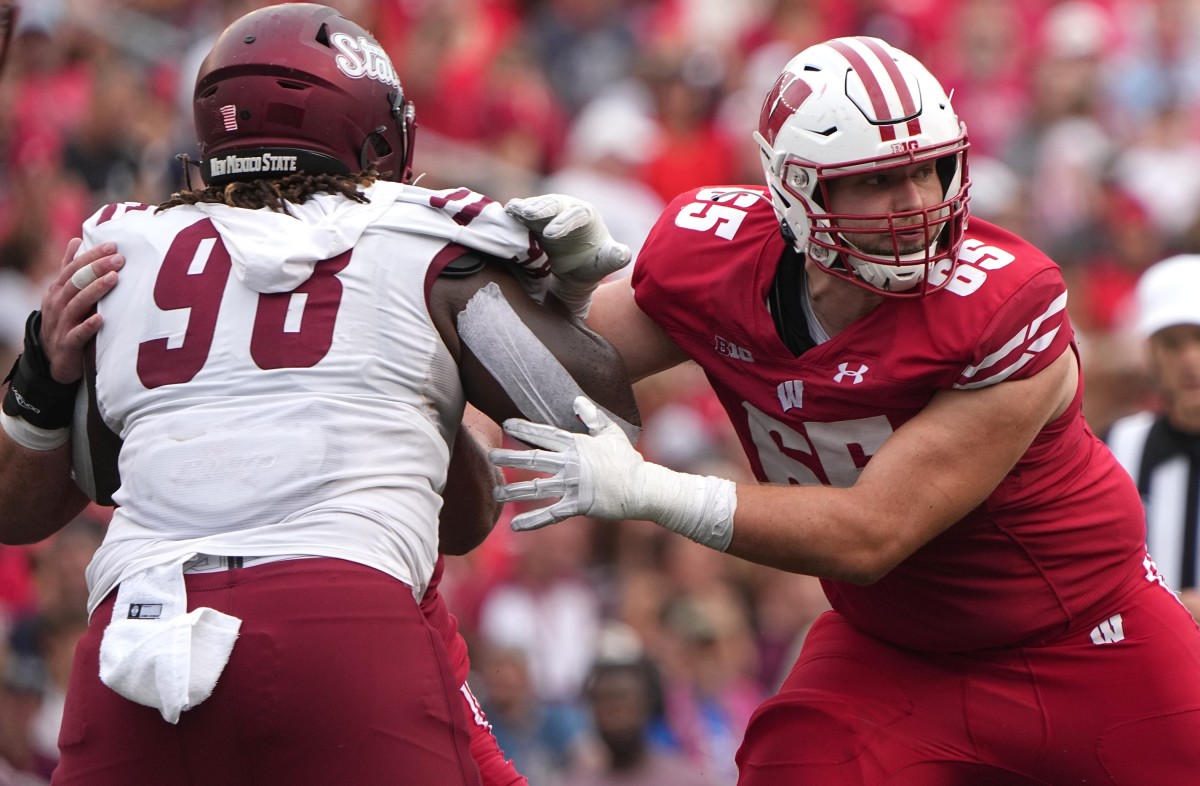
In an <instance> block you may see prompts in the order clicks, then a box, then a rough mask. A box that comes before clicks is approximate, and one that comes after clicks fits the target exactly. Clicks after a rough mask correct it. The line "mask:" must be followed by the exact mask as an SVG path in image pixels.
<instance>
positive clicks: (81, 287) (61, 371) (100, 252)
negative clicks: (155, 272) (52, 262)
mask: <svg viewBox="0 0 1200 786" xmlns="http://www.w3.org/2000/svg"><path fill="white" fill-rule="evenodd" d="M81 242H82V241H81V240H80V239H79V238H72V240H71V241H70V242H69V243H67V249H66V253H64V254H63V258H62V262H61V268H60V270H59V272H58V276H57V277H56V278H55V279H54V281H53V282H52V283H51V284H50V289H49V290H47V292H46V294H45V295H43V296H42V330H41V337H40V338H41V343H42V348H43V349H44V350H45V352H46V357H47V359H48V360H49V361H50V375H51V376H52V377H53V378H54V381H55V382H59V383H62V384H71V383H73V382H77V381H78V380H79V379H80V378H82V377H83V348H84V347H85V346H87V343H88V342H89V341H91V340H92V339H93V338H95V336H96V333H97V332H98V331H99V330H100V326H101V325H102V324H103V319H102V318H101V316H100V315H99V314H97V313H95V306H96V303H97V302H99V300H100V299H101V298H102V297H104V296H105V295H107V294H108V293H109V292H110V291H111V290H112V288H113V287H114V286H116V285H117V273H116V271H118V270H120V269H121V268H122V267H124V266H125V258H124V257H123V256H121V255H120V254H118V253H117V247H116V245H114V244H113V243H102V244H101V245H99V246H96V247H95V248H92V249H89V250H88V251H86V252H84V253H82V254H80V255H79V256H76V255H75V254H76V252H77V251H78V250H79V245H80V243H81Z"/></svg>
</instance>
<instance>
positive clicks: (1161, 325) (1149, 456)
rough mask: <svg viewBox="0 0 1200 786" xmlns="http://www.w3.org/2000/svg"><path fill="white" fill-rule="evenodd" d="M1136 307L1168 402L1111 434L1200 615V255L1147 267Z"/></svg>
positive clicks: (1154, 538)
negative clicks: (1199, 543)
mask: <svg viewBox="0 0 1200 786" xmlns="http://www.w3.org/2000/svg"><path fill="white" fill-rule="evenodd" d="M1136 307H1137V317H1136V319H1137V322H1136V329H1137V332H1138V334H1139V335H1140V336H1142V337H1143V338H1145V340H1146V345H1147V349H1148V360H1149V370H1150V376H1151V379H1152V380H1153V382H1154V385H1155V387H1156V388H1157V392H1158V395H1159V398H1160V401H1161V407H1159V409H1158V411H1156V412H1139V413H1137V414H1135V415H1130V416H1128V417H1125V418H1122V419H1121V420H1118V421H1117V422H1116V423H1114V424H1113V426H1112V428H1111V429H1110V430H1109V432H1108V435H1107V437H1106V441H1107V442H1108V445H1109V447H1110V448H1112V451H1113V453H1114V454H1115V455H1116V457H1117V460H1118V461H1120V462H1121V464H1122V465H1123V466H1124V467H1125V469H1126V470H1128V471H1129V474H1130V475H1132V476H1133V479H1134V481H1135V482H1136V483H1137V487H1138V490H1139V491H1140V492H1141V495H1142V502H1143V504H1145V506H1146V543H1147V546H1148V548H1149V550H1150V555H1151V557H1153V558H1154V561H1155V562H1156V563H1157V565H1158V569H1159V572H1160V573H1161V574H1162V576H1163V578H1164V579H1166V582H1167V585H1168V586H1169V587H1170V588H1171V589H1173V590H1175V591H1176V592H1178V593H1179V595H1180V598H1181V599H1182V600H1183V602H1184V605H1186V606H1187V607H1188V609H1189V610H1190V611H1191V612H1192V616H1193V617H1195V618H1196V619H1197V620H1200V586H1198V585H1200V546H1198V544H1197V542H1198V540H1200V255H1196V254H1185V255H1180V256H1174V257H1170V258H1169V259H1165V260H1163V261H1161V262H1159V263H1157V264H1155V265H1152V266H1151V267H1150V268H1148V269H1147V270H1146V271H1145V273H1143V274H1142V277H1141V278H1140V279H1139V281H1138V285H1137V292H1136Z"/></svg>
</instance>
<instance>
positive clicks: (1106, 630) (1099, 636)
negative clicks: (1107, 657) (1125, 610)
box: [1091, 614, 1125, 644]
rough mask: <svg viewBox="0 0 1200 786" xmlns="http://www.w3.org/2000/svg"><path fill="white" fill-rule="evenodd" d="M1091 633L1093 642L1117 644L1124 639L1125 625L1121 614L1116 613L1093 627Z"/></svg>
mask: <svg viewBox="0 0 1200 786" xmlns="http://www.w3.org/2000/svg"><path fill="white" fill-rule="evenodd" d="M1091 635H1092V643H1093V644H1116V643H1117V642H1118V641H1124V640H1125V627H1124V625H1123V624H1122V622H1121V615H1120V614H1114V615H1112V616H1111V617H1109V618H1108V619H1106V620H1105V621H1104V622H1101V623H1100V624H1099V625H1097V626H1096V627H1094V628H1092V634H1091Z"/></svg>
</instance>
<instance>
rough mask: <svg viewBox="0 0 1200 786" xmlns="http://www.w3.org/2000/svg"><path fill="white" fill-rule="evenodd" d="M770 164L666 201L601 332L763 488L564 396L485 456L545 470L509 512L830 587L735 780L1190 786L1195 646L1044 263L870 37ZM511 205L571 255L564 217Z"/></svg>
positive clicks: (900, 63) (781, 100) (798, 110)
mask: <svg viewBox="0 0 1200 786" xmlns="http://www.w3.org/2000/svg"><path fill="white" fill-rule="evenodd" d="M756 140H757V142H758V144H759V146H760V148H761V151H762V163H763V167H764V173H765V175H766V186H767V187H766V188H765V189H764V188H747V187H744V186H731V187H726V188H722V187H708V188H703V189H699V190H694V191H690V192H685V193H683V194H681V195H680V196H679V197H677V198H676V199H675V200H674V201H673V202H672V203H671V205H670V206H669V207H668V209H667V211H666V212H665V213H664V215H663V217H662V219H661V220H660V222H659V224H658V225H657V226H656V227H655V229H654V230H653V231H652V232H651V235H650V237H649V239H648V240H647V242H646V244H645V245H644V246H643V248H642V253H641V256H640V257H639V259H638V263H637V265H636V267H635V269H634V271H633V275H632V278H631V283H626V282H624V281H620V282H613V283H611V284H609V285H607V286H606V287H602V288H601V289H600V290H599V291H598V293H597V294H596V298H595V302H594V303H592V305H591V310H590V315H589V317H588V324H589V325H590V326H591V327H592V328H593V329H595V330H597V331H598V332H599V333H600V334H601V335H604V336H606V337H607V338H608V339H609V340H610V341H612V342H613V344H614V346H616V348H617V350H618V351H619V352H620V354H621V357H622V359H623V360H624V362H625V364H626V366H627V369H628V371H629V373H630V375H631V376H632V377H633V378H634V379H640V378H642V377H644V376H646V375H648V374H651V373H654V372H656V371H658V370H660V369H663V368H666V367H670V366H672V365H675V364H678V363H681V362H683V361H685V360H687V359H689V358H690V359H692V360H694V361H695V362H696V363H698V364H699V365H700V366H701V367H702V368H703V369H704V370H705V372H706V373H707V375H708V378H709V381H710V382H711V383H712V385H713V386H714V388H715V389H716V391H717V393H718V395H719V396H720V398H721V400H722V402H723V404H724V406H725V409H726V413H727V414H728V415H729V417H730V420H731V421H732V423H733V425H734V428H735V429H736V430H737V432H738V434H739V436H740V437H741V440H742V444H743V448H744V450H745V451H746V453H747V454H748V456H749V458H750V461H751V464H752V466H753V469H754V472H755V475H756V477H757V480H758V481H759V482H760V484H761V485H757V484H748V483H741V484H735V483H733V482H731V481H728V480H722V479H719V478H716V477H713V476H704V477H702V476H699V475H693V474H684V473H680V472H677V471H673V470H670V469H667V468H665V467H663V466H661V465H656V464H652V463H650V462H647V461H644V460H643V458H642V457H641V456H640V455H639V454H638V453H637V452H636V451H635V450H633V449H632V448H631V447H630V445H629V442H628V439H627V438H626V437H625V436H624V434H623V433H622V432H621V431H620V429H618V428H616V427H615V426H610V425H609V419H608V417H607V416H606V415H604V414H603V412H601V411H600V410H598V409H597V408H596V407H595V406H594V405H593V404H592V403H590V402H588V401H587V399H586V398H583V397H581V398H580V399H577V400H576V411H577V412H578V414H579V416H580V418H581V419H582V420H583V422H584V423H585V424H586V425H587V426H588V427H589V431H590V434H589V435H580V434H570V433H566V432H563V431H561V430H559V429H555V428H554V427H552V426H546V425H542V424H533V423H528V422H527V421H522V420H516V421H512V422H509V423H506V424H505V429H506V431H507V432H508V433H509V434H510V435H511V436H513V437H515V438H517V439H520V440H522V441H523V442H526V443H528V444H530V445H533V446H534V447H535V448H536V450H533V451H525V450H493V451H492V460H493V462H494V463H496V464H498V465H500V466H520V467H522V468H523V470H525V471H536V472H543V473H552V477H551V478H538V479H536V480H524V479H520V480H514V481H513V482H511V483H509V484H506V485H505V486H503V487H501V488H500V489H498V490H497V498H498V499H501V500H504V501H529V500H539V499H540V500H548V502H546V503H545V506H544V507H542V508H535V509H532V510H529V511H527V512H525V513H522V514H520V515H518V516H517V517H515V518H514V519H513V522H512V526H513V527H514V528H515V529H518V530H523V529H535V528H538V527H542V526H546V525H549V524H553V523H555V522H558V521H562V520H563V519H566V518H569V517H572V516H579V515H585V516H591V517H596V518H602V519H617V520H622V519H630V518H632V519H648V520H652V521H655V522H657V523H659V524H660V525H662V526H664V527H666V528H667V529H670V530H672V531H674V532H677V533H680V534H682V535H684V536H686V537H688V538H690V539H692V540H695V541H697V542H699V543H701V544H704V545H707V546H709V547H711V548H713V549H716V550H719V551H724V552H727V553H728V554H731V555H733V556H737V557H740V558H742V559H747V560H751V561H754V562H758V563H762V564H765V565H771V566H774V567H777V568H781V569H784V570H788V571H792V572H797V573H804V574H811V575H816V576H819V577H821V578H822V579H823V582H824V587H825V591H826V594H827V596H828V598H829V600H830V603H831V605H832V607H833V608H832V610H831V611H828V612H826V613H825V614H824V615H823V616H822V617H821V618H820V619H819V620H818V621H817V622H816V623H815V624H814V626H813V627H812V629H811V630H810V631H809V633H808V636H807V637H806V639H805V642H804V645H803V648H802V650H801V653H800V656H799V658H798V660H797V662H796V665H795V667H794V668H793V670H792V672H791V674H790V675H789V676H788V678H787V679H786V680H785V682H784V684H783V686H782V688H781V689H780V691H779V692H778V693H777V694H776V695H775V696H774V697H772V698H770V699H768V700H767V701H766V702H764V703H763V704H762V705H761V706H760V707H759V708H758V710H757V711H756V712H755V714H754V716H753V717H752V718H751V720H750V723H749V726H748V728H747V730H746V732H745V737H744V740H743V743H742V746H741V748H740V750H739V751H738V754H737V762H738V768H739V783H740V784H742V785H743V786H757V784H768V783H769V784H777V783H780V782H819V783H822V784H883V783H889V784H899V783H913V784H917V783H920V784H926V783H932V782H939V783H966V782H969V783H972V784H975V785H978V784H1004V785H1005V786H1014V785H1015V784H1039V783H1072V782H1080V781H1082V780H1088V781H1092V780H1095V781H1104V782H1108V783H1113V784H1129V785H1130V786H1132V785H1133V784H1141V783H1146V782H1147V781H1157V782H1170V783H1186V782H1188V781H1189V780H1191V779H1193V778H1194V776H1195V773H1196V772H1197V771H1200V748H1197V746H1196V745H1195V740H1196V739H1197V737H1198V736H1200V629H1198V628H1197V626H1196V624H1195V622H1194V620H1192V619H1191V618H1190V617H1189V616H1188V615H1187V613H1186V611H1185V610H1184V609H1183V607H1182V606H1181V605H1180V604H1179V603H1178V602H1177V601H1176V598H1175V597H1174V596H1173V595H1172V593H1171V592H1170V591H1169V590H1167V589H1166V588H1165V587H1164V586H1163V583H1162V581H1161V578H1160V576H1159V575H1158V574H1157V573H1156V572H1155V570H1154V567H1153V563H1152V562H1151V561H1150V560H1149V558H1148V557H1147V554H1146V547H1145V524H1144V515H1143V512H1142V506H1141V504H1140V501H1139V499H1138V495H1137V489H1136V487H1135V486H1134V484H1133V483H1132V482H1131V481H1130V478H1129V476H1128V474H1127V473H1125V472H1124V471H1123V470H1122V469H1121V467H1120V465H1119V464H1118V463H1117V462H1116V460H1115V459H1114V458H1113V456H1112V454H1111V452H1109V451H1108V449H1107V448H1106V447H1105V446H1104V445H1103V443H1101V442H1100V441H1099V440H1098V439H1097V438H1096V437H1095V436H1094V435H1093V434H1092V432H1091V431H1090V429H1089V428H1088V426H1087V423H1086V421H1085V420H1084V417H1083V415H1082V411H1081V384H1080V375H1081V372H1080V367H1079V362H1078V356H1077V352H1076V349H1075V346H1074V341H1073V334H1072V330H1071V326H1070V323H1069V321H1068V320H1067V318H1066V312H1065V304H1066V291H1065V287H1064V284H1063V281H1062V278H1061V275H1060V273H1059V270H1058V267H1057V266H1056V265H1055V264H1054V263H1053V262H1052V261H1051V260H1050V259H1048V258H1047V257H1045V256H1044V255H1043V254H1042V253H1040V252H1039V251H1038V250H1037V249H1036V248H1035V247H1034V246H1032V245H1030V244H1029V243H1027V242H1025V241H1023V240H1022V239H1020V238H1018V237H1017V236H1015V235H1012V234H1010V233H1008V232H1006V231H1004V230H1002V229H1000V228H998V227H995V226H994V225H990V224H988V223H986V222H983V221H971V222H970V224H969V226H968V222H967V216H968V204H969V201H968V200H969V196H968V189H969V168H968V166H967V136H966V128H965V126H963V125H962V124H961V123H960V121H959V118H958V117H957V116H956V114H955V112H954V110H953V108H952V106H951V103H950V99H949V98H948V97H947V96H946V94H945V93H944V91H943V90H942V88H941V86H940V84H939V83H938V81H937V80H936V78H935V77H934V76H933V75H932V74H931V73H930V72H929V71H928V70H927V69H926V68H925V67H924V66H923V65H922V64H921V63H920V62H919V61H917V60H916V59H914V58H913V57H911V56H910V55H908V54H906V53H904V52H902V51H900V50H897V49H895V48H894V47H891V46H890V45H888V44H887V43H885V42H883V41H880V40H878V39H872V38H864V37H857V38H841V39H834V40H831V41H827V42H824V43H821V44H818V45H816V46H813V47H810V48H809V49H807V50H805V51H803V52H801V53H800V54H798V55H797V56H796V57H795V58H794V59H793V60H792V61H791V62H790V63H789V64H788V66H787V67H786V68H785V69H784V70H783V72H782V73H781V74H780V77H779V80H778V81H777V82H776V84H775V86H774V88H773V89H772V90H771V91H770V92H769V93H768V95H767V97H766V100H765V102H764V104H763V109H762V112H761V114H760V117H759V130H758V133H757V134H756ZM508 208H509V210H510V212H512V213H513V214H514V215H517V216H519V217H521V218H522V219H523V220H525V221H527V222H528V223H529V225H530V226H531V227H532V228H535V229H538V230H541V231H544V232H545V233H546V234H547V235H554V236H556V237H558V238H559V241H560V242H563V238H562V237H561V235H560V233H559V231H558V229H559V225H556V224H554V222H555V221H557V220H558V215H559V210H561V211H562V215H564V216H569V215H571V214H577V213H578V211H579V209H580V208H579V206H578V205H577V204H574V203H573V201H572V200H570V199H566V198H563V197H561V196H558V195H547V196H543V197H537V198H532V199H528V200H515V201H513V202H510V203H509V205H508ZM561 223H562V222H560V224H561ZM592 229H594V228H589V227H586V226H576V227H574V229H573V231H574V232H577V233H579V235H580V236H581V237H583V238H587V239H591V238H592V237H593V236H594V232H591V231H589V230H592ZM781 230H782V231H781ZM564 247H565V245H564ZM562 272H563V273H564V275H570V273H569V271H567V270H566V269H563V271H562ZM576 278H577V279H579V283H583V282H582V278H583V277H581V276H576ZM1133 673H1136V674H1137V675H1138V679H1137V680H1136V681H1128V680H1124V679H1121V678H1120V677H1119V676H1118V675H1122V674H1133Z"/></svg>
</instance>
